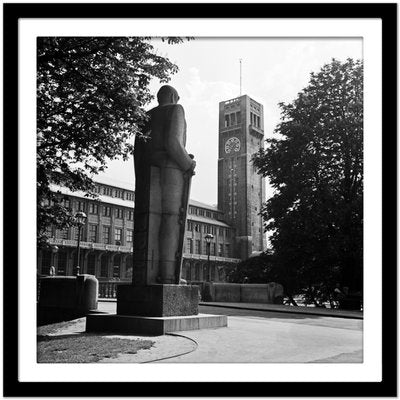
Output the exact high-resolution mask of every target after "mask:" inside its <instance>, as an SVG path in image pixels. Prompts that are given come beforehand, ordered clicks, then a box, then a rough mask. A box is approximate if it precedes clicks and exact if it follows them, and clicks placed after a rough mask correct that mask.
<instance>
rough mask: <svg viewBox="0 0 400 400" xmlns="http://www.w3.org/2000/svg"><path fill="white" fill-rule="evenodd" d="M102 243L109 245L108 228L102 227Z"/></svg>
mask: <svg viewBox="0 0 400 400" xmlns="http://www.w3.org/2000/svg"><path fill="white" fill-rule="evenodd" d="M103 243H105V244H109V243H110V227H109V226H103Z"/></svg>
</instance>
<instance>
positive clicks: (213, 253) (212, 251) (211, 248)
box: [210, 243, 215, 256]
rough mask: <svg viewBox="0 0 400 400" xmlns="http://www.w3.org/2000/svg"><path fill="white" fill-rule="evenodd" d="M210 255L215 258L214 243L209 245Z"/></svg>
mask: <svg viewBox="0 0 400 400" xmlns="http://www.w3.org/2000/svg"><path fill="white" fill-rule="evenodd" d="M210 255H212V256H215V243H211V244H210Z"/></svg>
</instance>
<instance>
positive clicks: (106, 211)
mask: <svg viewBox="0 0 400 400" xmlns="http://www.w3.org/2000/svg"><path fill="white" fill-rule="evenodd" d="M103 215H104V216H105V217H110V216H111V207H109V206H104V207H103Z"/></svg>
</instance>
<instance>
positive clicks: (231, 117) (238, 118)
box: [225, 111, 242, 128]
mask: <svg viewBox="0 0 400 400" xmlns="http://www.w3.org/2000/svg"><path fill="white" fill-rule="evenodd" d="M241 122H242V115H241V113H240V111H237V112H233V113H230V114H225V128H227V127H228V126H233V125H239V124H240V123H241Z"/></svg>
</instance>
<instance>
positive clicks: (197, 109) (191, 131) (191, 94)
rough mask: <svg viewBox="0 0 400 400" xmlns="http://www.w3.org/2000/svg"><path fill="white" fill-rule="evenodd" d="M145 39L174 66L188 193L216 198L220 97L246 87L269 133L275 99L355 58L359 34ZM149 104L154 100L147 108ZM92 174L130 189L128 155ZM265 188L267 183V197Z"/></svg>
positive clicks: (276, 112) (154, 86) (154, 87)
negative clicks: (189, 161) (189, 163)
mask: <svg viewBox="0 0 400 400" xmlns="http://www.w3.org/2000/svg"><path fill="white" fill-rule="evenodd" d="M152 44H153V46H154V48H155V50H156V51H157V53H158V54H159V55H162V56H165V57H167V58H169V59H170V60H171V61H172V62H174V63H175V64H177V65H178V67H179V71H178V73H176V74H175V75H173V76H172V78H171V80H170V82H168V84H169V85H172V86H173V87H175V88H176V89H177V90H178V92H179V96H180V100H179V103H180V104H182V106H183V107H184V109H185V115H186V122H187V143H186V149H187V151H188V152H189V153H192V154H194V156H195V160H196V162H197V165H196V175H195V176H194V177H193V179H192V186H191V195H190V197H191V198H192V199H194V200H198V201H202V202H205V203H208V204H217V160H218V104H219V102H221V101H225V100H229V99H232V98H235V97H238V96H239V95H240V94H242V95H244V94H247V95H249V96H250V97H251V98H253V99H254V100H256V101H257V102H259V103H261V104H263V106H264V135H265V138H267V137H271V136H273V131H274V129H275V127H276V125H277V124H278V123H279V120H280V109H279V106H278V103H280V102H285V103H286V102H292V101H293V100H294V99H295V98H296V97H297V94H298V93H299V92H300V91H301V90H302V89H303V88H304V87H306V86H307V84H308V82H309V79H310V73H311V72H318V71H319V70H320V69H321V68H322V66H323V65H325V64H327V63H329V62H330V61H331V60H332V58H335V59H338V60H341V61H344V60H346V59H347V58H348V57H350V58H353V59H362V39H361V38H348V39H347V38H317V39H316V38H312V39H311V38H310V39H308V38H232V37H230V38H195V40H191V41H188V42H187V41H186V42H184V43H182V44H178V45H168V44H167V43H163V42H161V40H157V39H155V40H153V41H152ZM240 59H242V88H241V91H240V62H239V60H240ZM161 86H162V84H160V82H158V81H157V80H154V81H152V82H151V84H150V89H151V92H152V93H154V95H155V94H156V93H157V91H158V89H159V88H160V87H161ZM156 105H157V102H156V101H154V102H153V103H151V104H149V105H148V107H146V108H148V109H151V108H153V107H155V106H156ZM97 180H99V181H102V182H104V183H110V184H114V185H121V186H123V187H130V188H132V189H134V181H135V177H134V169H133V160H132V159H130V160H128V161H126V162H123V161H120V160H114V161H110V162H109V163H108V169H107V170H106V172H105V173H103V174H101V175H98V177H97ZM271 194H272V190H271V188H269V187H268V185H267V190H266V197H267V198H268V197H269V196H270V195H271Z"/></svg>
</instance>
